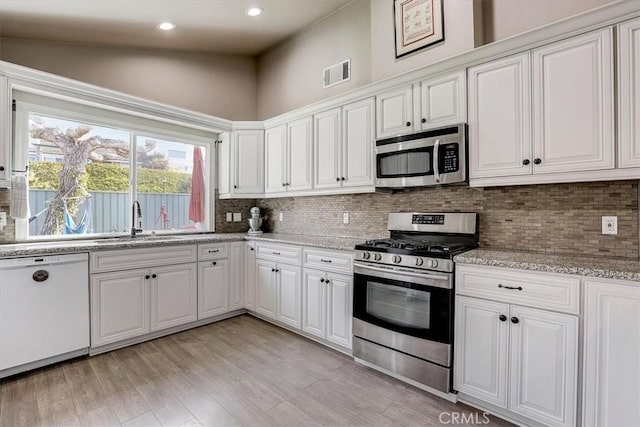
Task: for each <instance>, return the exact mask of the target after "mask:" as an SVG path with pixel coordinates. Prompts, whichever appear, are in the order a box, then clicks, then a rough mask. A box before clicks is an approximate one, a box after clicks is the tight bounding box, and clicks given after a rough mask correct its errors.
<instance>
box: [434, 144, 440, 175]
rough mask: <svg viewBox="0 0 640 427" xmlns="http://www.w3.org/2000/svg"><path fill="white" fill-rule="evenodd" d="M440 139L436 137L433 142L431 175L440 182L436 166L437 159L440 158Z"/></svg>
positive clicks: (438, 168) (438, 170)
mask: <svg viewBox="0 0 640 427" xmlns="http://www.w3.org/2000/svg"><path fill="white" fill-rule="evenodd" d="M439 154H440V140H439V139H436V142H435V144H433V176H434V177H435V179H436V182H440V167H439V166H438V160H439V158H440V156H439Z"/></svg>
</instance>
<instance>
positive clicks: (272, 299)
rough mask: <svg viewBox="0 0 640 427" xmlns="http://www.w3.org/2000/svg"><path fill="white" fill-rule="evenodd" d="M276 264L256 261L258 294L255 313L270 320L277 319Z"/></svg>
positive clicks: (256, 295)
mask: <svg viewBox="0 0 640 427" xmlns="http://www.w3.org/2000/svg"><path fill="white" fill-rule="evenodd" d="M275 266H276V263H275V262H272V261H264V260H257V261H256V270H255V271H256V288H255V289H256V294H255V298H256V299H255V311H256V312H257V313H260V314H262V315H264V316H267V317H268V318H270V319H275V318H276V293H277V280H276V275H275V268H276V267H275Z"/></svg>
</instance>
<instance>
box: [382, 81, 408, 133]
mask: <svg viewBox="0 0 640 427" xmlns="http://www.w3.org/2000/svg"><path fill="white" fill-rule="evenodd" d="M415 129H416V128H415V126H414V123H413V85H411V84H410V85H407V86H402V87H399V88H396V89H392V90H389V91H387V92H384V93H381V94H379V95H378V96H376V138H378V139H381V138H389V137H392V136H398V135H402V134H405V133H409V132H413V131H414V130H415Z"/></svg>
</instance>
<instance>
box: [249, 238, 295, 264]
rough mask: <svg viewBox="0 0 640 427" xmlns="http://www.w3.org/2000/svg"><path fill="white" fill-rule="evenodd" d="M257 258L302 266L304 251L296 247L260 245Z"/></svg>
mask: <svg viewBox="0 0 640 427" xmlns="http://www.w3.org/2000/svg"><path fill="white" fill-rule="evenodd" d="M257 246H258V247H257V254H256V258H258V259H268V260H272V261H279V262H288V263H290V264H296V265H300V264H301V261H302V249H301V248H299V247H296V246H285V245H271V244H266V245H265V244H260V243H258V245H257Z"/></svg>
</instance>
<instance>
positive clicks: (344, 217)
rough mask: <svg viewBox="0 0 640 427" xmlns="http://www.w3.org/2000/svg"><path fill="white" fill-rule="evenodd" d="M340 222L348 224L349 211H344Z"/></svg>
mask: <svg viewBox="0 0 640 427" xmlns="http://www.w3.org/2000/svg"><path fill="white" fill-rule="evenodd" d="M342 223H343V224H349V212H345V213H343V214H342Z"/></svg>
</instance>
